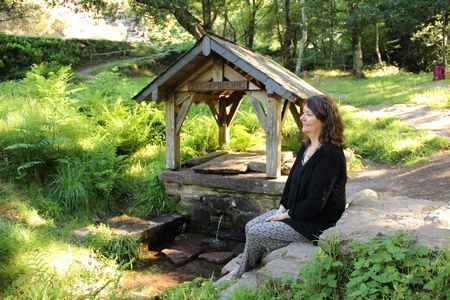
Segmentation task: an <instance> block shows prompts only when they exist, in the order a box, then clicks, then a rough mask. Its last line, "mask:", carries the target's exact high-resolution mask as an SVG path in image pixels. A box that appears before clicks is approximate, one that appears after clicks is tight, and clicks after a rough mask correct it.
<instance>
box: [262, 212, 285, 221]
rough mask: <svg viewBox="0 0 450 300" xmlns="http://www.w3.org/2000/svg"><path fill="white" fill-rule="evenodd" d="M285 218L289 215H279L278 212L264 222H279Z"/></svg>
mask: <svg viewBox="0 0 450 300" xmlns="http://www.w3.org/2000/svg"><path fill="white" fill-rule="evenodd" d="M287 218H289V214H288V213H287V212H284V213H281V212H280V211H278V212H277V213H276V214H274V215H273V216H270V217H268V218H267V219H266V222H272V221H279V220H283V219H287Z"/></svg>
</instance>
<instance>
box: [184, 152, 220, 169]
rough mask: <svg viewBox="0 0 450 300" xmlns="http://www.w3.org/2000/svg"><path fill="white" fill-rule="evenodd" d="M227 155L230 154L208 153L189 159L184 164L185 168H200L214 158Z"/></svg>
mask: <svg viewBox="0 0 450 300" xmlns="http://www.w3.org/2000/svg"><path fill="white" fill-rule="evenodd" d="M227 153H228V151H214V152H210V153H207V154H205V155H202V156H199V157H193V158H190V159H188V160H187V161H186V162H185V163H184V164H183V166H184V167H188V168H190V167H194V166H198V165H201V164H203V163H205V162H207V161H210V160H211V159H213V158H216V157H218V156H221V155H225V154H227Z"/></svg>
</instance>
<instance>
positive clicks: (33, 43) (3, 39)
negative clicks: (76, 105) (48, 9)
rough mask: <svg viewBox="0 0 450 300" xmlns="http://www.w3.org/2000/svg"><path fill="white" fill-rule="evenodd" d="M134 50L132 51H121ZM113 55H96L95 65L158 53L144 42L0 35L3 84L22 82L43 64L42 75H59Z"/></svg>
mask: <svg viewBox="0 0 450 300" xmlns="http://www.w3.org/2000/svg"><path fill="white" fill-rule="evenodd" d="M123 50H133V51H131V52H120V51H123ZM99 53H113V54H115V55H109V56H106V55H104V56H100V57H99V58H97V56H94V57H95V58H96V61H95V62H96V63H98V62H101V61H104V60H105V59H109V60H111V59H114V60H116V59H117V55H119V54H120V55H127V56H128V57H130V55H132V56H133V57H142V56H147V55H149V54H155V52H154V50H152V49H149V48H148V46H147V45H145V44H143V43H131V42H117V41H108V40H92V39H60V38H50V37H29V36H14V35H6V34H4V33H1V32H0V71H1V73H0V74H2V75H1V76H0V82H2V81H7V80H11V79H22V78H24V77H25V75H26V73H27V72H29V70H30V66H32V65H33V64H36V65H42V69H43V70H44V71H45V73H43V75H45V76H46V75H47V74H49V73H50V72H56V71H57V70H58V69H59V68H61V67H62V66H71V67H73V68H77V67H80V66H82V65H87V64H88V63H89V62H90V60H91V55H93V54H99Z"/></svg>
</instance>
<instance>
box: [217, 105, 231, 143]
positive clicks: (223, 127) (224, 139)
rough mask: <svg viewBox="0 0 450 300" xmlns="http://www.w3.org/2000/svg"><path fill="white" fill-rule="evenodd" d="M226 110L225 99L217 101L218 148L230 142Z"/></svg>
mask: <svg viewBox="0 0 450 300" xmlns="http://www.w3.org/2000/svg"><path fill="white" fill-rule="evenodd" d="M227 116H228V110H227V106H226V102H225V99H223V100H221V101H219V147H220V148H222V147H223V146H224V145H227V144H228V143H229V142H230V127H229V126H228V122H227Z"/></svg>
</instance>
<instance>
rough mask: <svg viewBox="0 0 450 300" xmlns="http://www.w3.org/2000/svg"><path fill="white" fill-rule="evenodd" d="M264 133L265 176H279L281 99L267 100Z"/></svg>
mask: <svg viewBox="0 0 450 300" xmlns="http://www.w3.org/2000/svg"><path fill="white" fill-rule="evenodd" d="M267 125H268V127H269V128H270V130H269V131H268V132H267V133H266V149H267V150H266V151H267V152H266V176H267V177H269V178H277V177H280V175H281V99H276V98H268V105H267Z"/></svg>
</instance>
